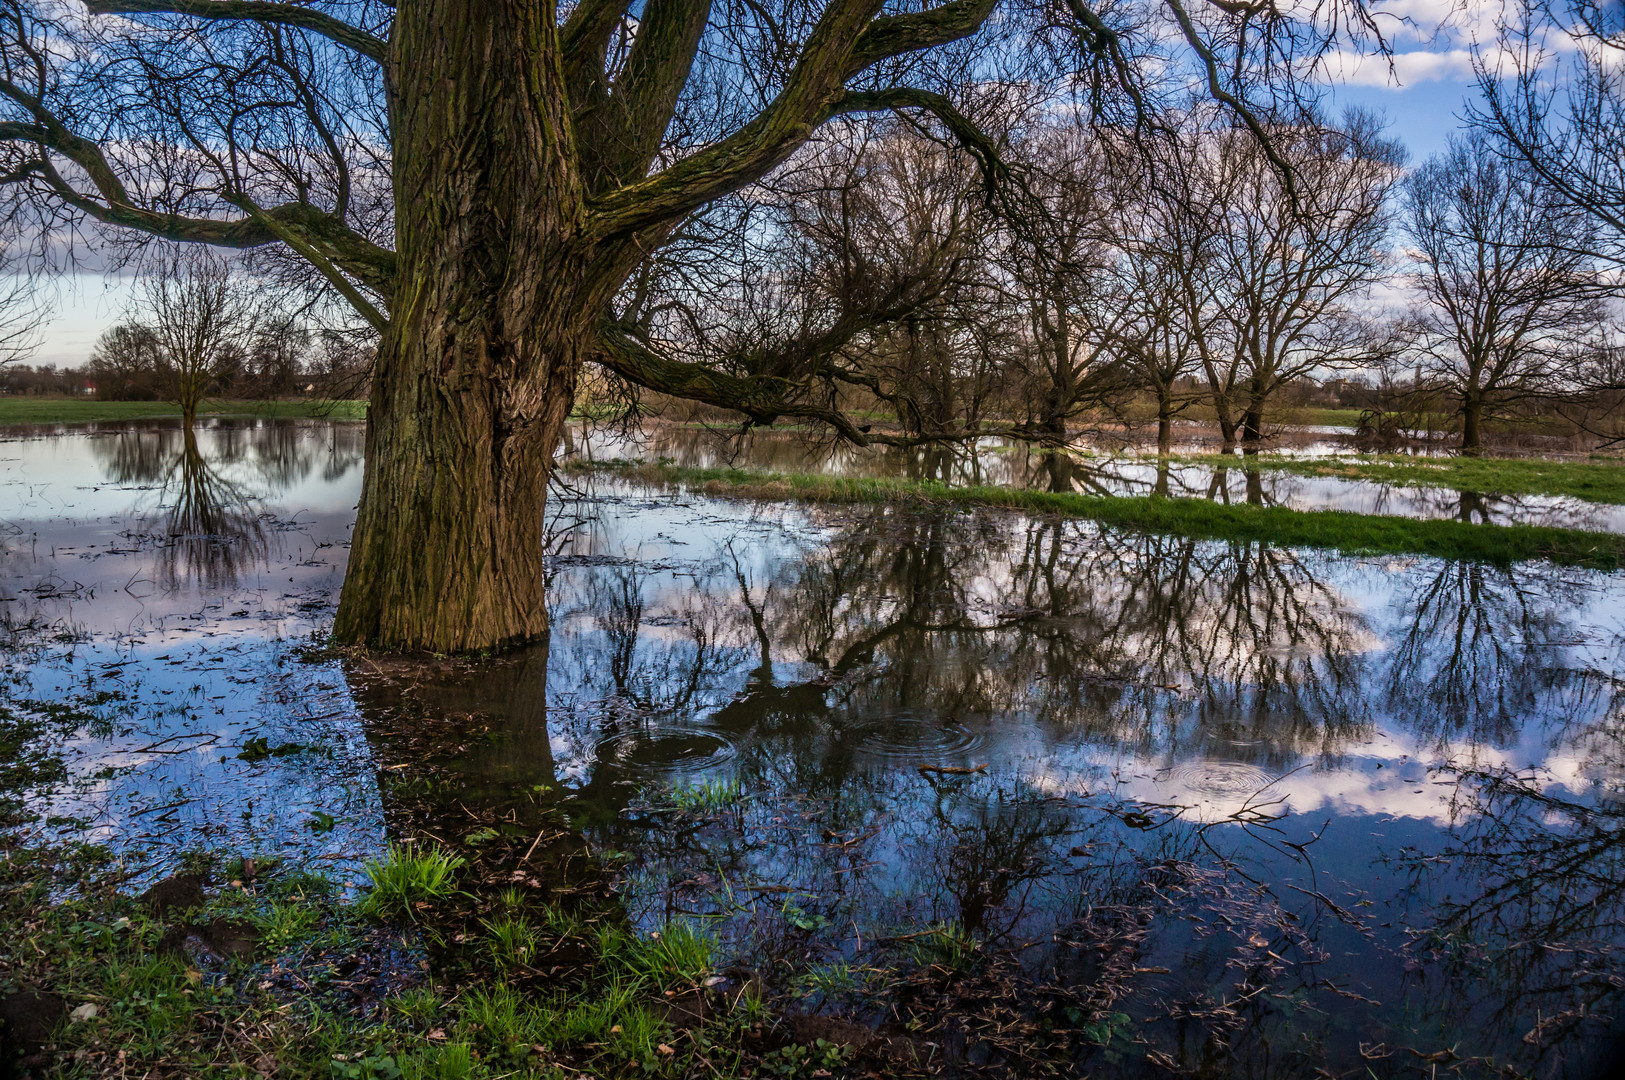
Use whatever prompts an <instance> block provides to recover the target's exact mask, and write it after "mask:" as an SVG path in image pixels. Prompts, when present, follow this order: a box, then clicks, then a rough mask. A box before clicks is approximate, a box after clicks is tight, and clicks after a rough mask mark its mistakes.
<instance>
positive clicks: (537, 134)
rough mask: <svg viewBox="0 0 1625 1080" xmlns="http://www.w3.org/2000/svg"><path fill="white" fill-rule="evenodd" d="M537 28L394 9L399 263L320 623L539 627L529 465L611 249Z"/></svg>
mask: <svg viewBox="0 0 1625 1080" xmlns="http://www.w3.org/2000/svg"><path fill="white" fill-rule="evenodd" d="M552 37H553V35H552V33H551V30H550V28H549V27H548V26H547V24H546V22H545V21H544V20H543V19H542V18H541V9H540V8H539V7H537V6H533V5H530V4H524V3H490V4H487V3H470V2H460V3H459V2H449V3H439V4H405V5H402V6H401V7H400V8H399V9H398V11H397V16H396V23H395V33H394V40H393V42H392V46H391V47H392V50H393V53H394V55H395V64H396V67H397V70H400V71H402V72H406V71H410V72H411V76H410V77H409V78H403V79H401V80H400V84H399V86H398V88H397V97H396V100H395V102H394V103H393V109H392V112H393V115H392V117H391V119H392V122H393V125H394V142H395V185H396V198H395V204H396V234H397V257H398V264H399V269H398V271H397V281H396V286H395V290H394V302H393V304H392V305H391V319H390V324H389V327H388V329H387V330H386V331H385V333H384V335H383V340H382V342H381V344H380V347H379V354H378V362H377V368H376V371H375V374H374V380H373V393H372V402H371V409H370V415H369V425H368V441H367V465H366V478H365V481H364V487H363V490H362V496H361V507H360V513H359V516H358V518H357V520H356V528H355V535H354V539H353V542H352V546H351V551H350V565H349V570H348V573H347V575H346V578H345V587H344V593H343V598H342V600H341V602H340V605H339V612H338V617H337V620H336V622H335V624H334V635H335V636H336V637H337V638H338V639H339V640H340V641H355V642H367V643H368V644H371V645H374V646H379V647H383V648H400V647H414V648H427V649H430V650H434V651H439V652H456V651H464V650H469V649H477V648H482V647H487V646H490V645H493V644H499V643H500V644H508V643H513V642H517V641H521V640H524V639H528V638H535V637H539V636H540V635H541V634H543V633H544V632H545V631H546V629H547V614H546V606H545V601H544V596H545V592H544V567H543V561H542V560H543V541H542V538H543V531H544V525H543V502H544V499H545V497H546V492H547V480H548V474H549V470H550V468H551V462H552V459H553V452H554V450H555V449H556V448H557V445H558V442H559V439H560V436H561V435H562V433H563V429H564V423H565V419H566V417H567V416H568V413H569V410H570V407H571V405H572V403H573V401H574V395H575V380H576V372H577V370H578V369H579V366H580V363H581V360H582V359H583V357H584V356H586V355H588V353H589V351H590V349H591V343H592V341H593V338H594V336H595V334H596V331H597V326H596V321H597V317H598V313H599V312H600V311H601V310H602V309H603V307H604V306H605V304H606V303H607V301H608V299H609V297H608V295H607V292H606V289H612V288H613V286H606V285H605V284H604V282H605V280H606V275H605V274H604V273H602V270H603V269H604V267H603V266H602V265H600V266H598V267H596V268H595V266H594V263H595V262H597V263H599V264H605V263H607V264H610V265H611V266H613V265H614V264H616V263H617V262H618V261H619V260H617V259H616V257H615V255H614V253H613V252H604V251H600V250H595V249H594V247H593V246H592V245H591V244H590V243H586V242H583V239H582V233H583V231H584V230H583V224H584V218H585V205H584V191H583V185H582V182H581V179H580V177H579V176H578V175H577V172H576V169H575V160H574V152H573V147H572V146H571V144H570V139H571V131H570V127H571V125H570V117H569V115H568V104H567V102H568V98H567V96H566V95H565V94H564V93H563V88H562V86H560V85H558V74H557V73H558V71H559V65H558V62H557V61H558V56H557V52H556V42H555V41H554V40H552ZM538 53H539V54H540V55H538ZM447 86H455V87H456V88H457V90H458V92H457V93H455V94H447V93H445V92H444V88H445V87H447ZM595 269H596V271H597V272H595ZM609 277H610V278H613V274H612V273H611V274H610V275H609Z"/></svg>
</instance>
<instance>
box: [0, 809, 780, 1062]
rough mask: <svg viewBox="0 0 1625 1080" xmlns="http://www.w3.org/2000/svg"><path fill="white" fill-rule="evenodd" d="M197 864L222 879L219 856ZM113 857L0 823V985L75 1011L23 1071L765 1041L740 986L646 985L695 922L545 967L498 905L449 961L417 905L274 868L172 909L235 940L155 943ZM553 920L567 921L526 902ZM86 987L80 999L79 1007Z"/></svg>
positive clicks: (696, 967) (736, 1056) (500, 1058)
mask: <svg viewBox="0 0 1625 1080" xmlns="http://www.w3.org/2000/svg"><path fill="white" fill-rule="evenodd" d="M410 861H411V860H409V859H407V858H402V857H400V856H399V855H397V856H396V857H395V858H392V859H390V860H388V862H389V864H391V865H407V864H408V863H409V862H410ZM261 863H262V866H269V865H272V864H271V862H270V861H269V860H261ZM200 868H206V869H208V870H209V871H210V876H211V877H212V878H213V880H215V881H217V882H220V881H224V879H225V874H224V873H223V871H225V869H226V868H225V867H224V865H223V864H219V863H213V862H207V861H205V863H202V864H200ZM125 869H126V867H125V865H124V864H123V863H121V862H120V861H118V860H117V859H115V857H114V856H113V855H112V854H111V853H110V852H108V851H106V850H104V849H100V848H95V847H92V846H79V845H75V846H72V847H67V848H30V847H23V846H18V845H17V843H16V834H14V833H12V834H8V833H6V832H3V831H0V925H4V926H5V927H6V929H7V932H6V934H4V935H0V994H6V993H10V992H12V991H15V990H30V991H48V992H50V993H52V994H55V995H58V996H59V997H60V998H61V1002H62V1013H64V1014H66V1013H68V1012H70V1011H74V1010H80V1012H81V1015H80V1018H78V1019H72V1020H70V1019H67V1018H66V1017H65V1016H64V1018H63V1020H62V1021H61V1023H60V1024H59V1026H58V1027H57V1029H56V1032H55V1034H54V1037H53V1040H52V1041H53V1043H54V1049H52V1050H50V1051H48V1053H49V1054H50V1065H49V1066H48V1071H45V1072H41V1073H37V1074H35V1075H49V1076H60V1077H71V1078H75V1080H93V1078H94V1080H113V1078H115V1077H117V1078H121V1080H128V1078H131V1077H138V1076H143V1075H148V1076H166V1077H179V1076H198V1077H205V1076H207V1077H222V1078H228V1077H235V1078H249V1080H252V1078H254V1077H256V1076H259V1075H271V1074H273V1073H274V1075H277V1076H287V1077H311V1078H321V1080H408V1078H418V1080H499V1078H504V1080H505V1078H514V1080H565V1078H573V1077H577V1076H583V1075H585V1076H592V1077H595V1078H603V1080H631V1078H634V1077H636V1078H639V1080H644V1078H648V1077H667V1078H671V1080H676V1078H677V1077H700V1076H748V1075H756V1074H758V1072H759V1066H760V1064H761V1062H762V1061H763V1050H765V1049H766V1048H765V1047H763V1046H761V1045H760V1044H759V1042H757V1041H756V1039H755V1036H754V1035H753V1034H752V1033H753V1032H759V1031H760V1029H761V1027H762V1024H763V1022H764V1019H766V1018H765V1017H764V1016H763V1014H762V1013H761V1011H760V1006H759V1003H758V1001H757V999H756V998H755V997H753V996H752V997H749V998H747V997H746V996H745V995H741V996H740V1000H739V1001H737V1002H735V1003H734V1005H733V1006H732V1007H717V1005H716V1003H713V1008H714V1009H715V1010H716V1011H715V1012H713V1013H712V1014H711V1015H709V1016H708V1017H707V1018H706V1020H705V1022H704V1024H703V1027H695V1028H693V1029H692V1030H684V1029H681V1028H674V1026H673V1024H672V1023H671V1022H670V1021H669V1020H668V1019H667V1016H668V1009H667V1007H666V1004H665V1003H666V1002H667V1000H668V998H667V997H666V995H665V994H664V993H663V991H664V989H665V988H666V987H669V986H677V987H685V988H686V987H691V986H692V980H693V979H696V978H699V977H701V976H703V974H704V973H705V972H706V971H708V970H709V965H710V962H711V951H712V948H713V945H712V942H711V940H710V939H709V938H708V937H706V936H705V935H704V934H702V933H700V932H699V931H698V930H695V929H694V928H693V927H691V926H689V925H688V924H686V923H677V924H673V925H671V926H668V927H666V928H664V929H663V930H662V931H661V933H660V935H659V937H649V936H648V935H636V934H634V933H632V932H631V931H630V929H629V928H627V927H626V926H625V924H624V922H620V923H619V924H618V925H617V927H616V930H615V932H614V933H613V934H606V935H603V937H602V940H603V941H604V942H606V943H608V944H609V945H610V948H609V949H608V951H604V952H599V953H594V954H593V955H592V956H591V957H590V958H589V959H588V960H587V963H588V964H589V965H590V969H587V970H583V971H581V972H580V973H579V974H578V975H577V976H575V977H569V978H566V977H562V976H561V977H557V978H556V977H554V976H553V975H551V974H550V973H549V971H548V970H543V971H535V970H529V969H526V968H525V967H524V966H523V965H524V962H525V960H526V959H528V958H529V957H528V950H529V949H530V948H531V947H532V946H533V944H534V943H536V942H538V941H540V939H541V938H542V937H545V936H546V934H547V930H546V929H545V928H544V926H543V925H542V924H543V921H544V920H537V921H536V922H535V923H533V924H527V923H525V922H524V920H522V919H520V918H518V917H516V916H511V915H507V916H497V917H496V918H494V919H492V920H490V922H489V924H488V925H486V926H485V927H484V928H483V932H481V933H480V934H478V935H473V934H471V935H469V943H468V945H467V953H466V955H467V956H469V957H470V958H471V959H476V960H478V959H480V958H486V959H489V958H490V957H491V952H492V951H493V950H494V949H496V948H507V949H508V950H509V952H508V954H507V956H506V957H505V958H504V962H503V963H501V964H498V965H496V966H484V965H478V964H477V965H476V966H474V967H472V968H469V969H463V968H461V967H460V966H459V965H458V964H457V963H456V962H455V961H454V960H452V958H451V956H450V953H451V952H452V951H453V950H455V948H456V945H455V942H454V941H452V940H446V939H437V938H436V936H435V935H436V934H437V930H436V929H435V927H434V924H435V922H436V920H435V919H434V918H432V917H427V913H426V917H425V918H423V919H421V920H420V921H419V922H418V923H417V924H415V925H412V926H409V927H407V928H405V929H402V926H403V925H405V924H399V923H397V924H385V925H382V926H381V925H379V924H378V923H377V922H376V921H375V920H374V914H375V913H374V912H372V911H370V910H369V906H368V905H367V904H365V903H361V904H356V903H348V902H346V901H345V900H344V899H343V894H342V891H341V890H339V889H337V888H336V887H334V886H333V884H332V883H331V882H323V883H321V884H320V887H318V883H317V882H316V881H315V880H314V879H312V878H311V877H310V876H308V875H301V874H298V873H293V872H288V873H284V872H280V871H274V870H273V871H262V873H261V875H260V876H259V877H258V878H256V879H255V880H254V881H252V882H249V883H246V884H244V885H243V886H242V887H237V886H226V885H223V886H222V887H221V888H220V889H219V892H218V894H217V895H215V896H213V897H211V898H210V899H209V901H208V903H207V905H206V907H205V909H204V911H203V912H202V913H198V914H194V915H192V916H186V918H193V919H197V920H199V921H207V920H209V919H216V918H229V919H232V920H234V921H246V922H249V923H251V924H254V925H256V926H258V927H260V928H261V929H262V930H263V931H267V932H268V933H267V936H265V937H262V938H261V939H260V942H259V947H258V949H257V952H256V954H255V955H254V956H250V957H239V958H235V959H230V960H225V961H215V960H212V959H209V958H207V957H203V958H199V957H197V956H195V955H177V954H174V953H172V952H166V951H165V949H164V946H163V944H162V943H163V941H164V940H165V935H166V931H168V932H172V931H173V930H174V928H175V924H174V923H169V924H166V923H165V922H163V921H160V920H159V919H157V918H155V917H153V916H152V915H151V914H150V913H148V912H147V911H146V910H145V909H144V908H143V907H142V906H141V905H140V904H139V903H138V902H137V901H136V900H135V899H134V897H133V896H132V893H134V892H136V891H138V889H139V886H137V885H132V884H131V883H130V882H129V875H128V874H127V873H126V872H125ZM455 899H456V900H457V901H458V902H459V903H461V902H464V901H465V899H466V898H465V897H464V895H463V894H461V893H459V894H458V895H457V897H456V898H455ZM295 909H299V910H302V911H303V914H299V915H294V914H291V913H292V912H293V911H294V910H295ZM176 918H177V919H179V918H182V916H179V915H177V916H176ZM555 921H556V922H558V923H559V924H560V925H568V926H569V927H570V928H572V929H585V928H584V926H583V924H582V923H581V922H580V921H578V920H570V919H559V920H553V919H548V920H545V922H546V923H548V924H552V923H553V922H555ZM447 929H449V927H448V928H447ZM470 929H472V927H470ZM588 933H589V934H592V933H595V931H588ZM476 936H477V937H478V939H479V940H475V938H476ZM460 937H461V935H459V940H460ZM432 941H437V942H438V943H437V944H435V945H433V947H431V942H432ZM587 944H588V945H589V946H590V942H588V943H587ZM519 948H523V949H525V950H527V953H525V954H521V953H520V952H519V951H518V950H519ZM435 957H438V958H439V959H437V960H436V962H435V963H434V964H432V965H431V964H430V963H429V962H428V961H429V960H430V959H431V958H435ZM401 960H405V963H401V962H400V961H401ZM420 961H421V962H420ZM510 963H511V965H512V966H511V967H509V966H508V965H509V964H510ZM431 968H432V970H431ZM443 976H449V977H451V978H452V979H453V980H454V981H451V982H443V981H441V980H442V978H443ZM373 983H382V985H383V986H384V987H391V988H393V989H392V992H391V994H390V996H388V997H387V998H384V999H382V1000H381V1001H380V1002H379V1004H381V1005H382V1006H383V1007H382V1008H381V1009H378V1010H377V1011H376V1012H375V1013H373V1014H371V1015H369V1014H368V1013H366V1012H365V1011H362V1010H357V1009H355V1008H354V1007H353V1001H354V1000H355V999H353V998H352V997H351V996H350V995H352V994H354V993H362V994H365V992H366V991H365V989H364V988H365V986H366V985H368V984H373ZM358 987H359V988H361V989H358ZM689 992H691V993H692V991H689ZM86 1005H90V1006H94V1009H93V1011H92V1012H91V1013H90V1014H89V1015H88V1016H87V1015H84V1013H83V1007H84V1006H86ZM271 1062H274V1063H275V1066H274V1069H273V1068H271V1066H270V1063H271ZM0 1071H4V1068H3V1066H0ZM7 1075H9V1073H8V1074H7Z"/></svg>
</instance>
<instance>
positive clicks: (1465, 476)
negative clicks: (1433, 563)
mask: <svg viewBox="0 0 1625 1080" xmlns="http://www.w3.org/2000/svg"><path fill="white" fill-rule="evenodd" d="M1173 460H1174V461H1175V462H1178V463H1183V464H1191V465H1211V466H1215V467H1218V466H1244V467H1246V468H1254V469H1267V470H1270V471H1273V472H1285V473H1291V474H1293V475H1295V476H1330V477H1337V478H1339V479H1343V480H1370V481H1375V482H1377V483H1383V484H1400V485H1403V486H1406V487H1445V488H1455V489H1456V490H1458V491H1475V492H1478V493H1480V494H1496V495H1567V496H1570V497H1572V498H1576V499H1584V500H1586V501H1587V502H1596V503H1625V464H1622V463H1620V462H1616V461H1549V460H1545V459H1540V458H1485V457H1448V458H1425V457H1412V456H1409V455H1405V454H1383V455H1361V456H1359V457H1335V458H1316V459H1301V458H1290V457H1277V456H1274V455H1270V454H1259V455H1257V456H1254V457H1250V458H1241V457H1236V456H1235V455H1232V454H1200V455H1191V456H1185V457H1177V458H1174V459H1173Z"/></svg>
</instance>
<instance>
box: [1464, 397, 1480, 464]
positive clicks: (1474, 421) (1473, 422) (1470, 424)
mask: <svg viewBox="0 0 1625 1080" xmlns="http://www.w3.org/2000/svg"><path fill="white" fill-rule="evenodd" d="M1483 429H1484V401H1483V399H1481V398H1478V397H1475V396H1473V395H1471V394H1469V395H1467V396H1466V397H1464V398H1463V399H1462V402H1461V448H1462V449H1463V450H1465V451H1466V452H1467V453H1469V454H1473V453H1477V452H1478V451H1479V449H1480V448H1481V447H1482V446H1483V445H1484V430H1483Z"/></svg>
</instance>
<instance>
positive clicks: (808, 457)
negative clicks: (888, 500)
mask: <svg viewBox="0 0 1625 1080" xmlns="http://www.w3.org/2000/svg"><path fill="white" fill-rule="evenodd" d="M1175 430H1176V432H1177V433H1178V438H1177V440H1176V441H1175V443H1174V444H1173V453H1174V455H1175V458H1176V460H1173V461H1170V460H1169V459H1167V458H1162V459H1159V458H1158V457H1157V456H1156V447H1155V445H1154V443H1153V444H1152V445H1149V446H1148V445H1146V443H1145V441H1144V438H1143V435H1144V432H1143V431H1141V432H1140V433H1139V437H1136V435H1135V433H1133V432H1104V433H1097V434H1092V435H1091V434H1088V433H1084V434H1080V435H1078V436H1076V438H1075V439H1074V442H1075V445H1076V447H1077V449H1076V450H1075V451H1074V452H1073V453H1070V454H1061V455H1056V454H1053V453H1046V452H1042V451H1038V450H1034V449H1033V448H1031V447H1029V446H1027V445H1026V444H1012V443H1007V442H1005V441H1003V440H999V439H984V440H981V441H980V442H978V443H973V444H968V445H965V446H962V447H916V448H908V449H900V448H894V447H871V448H860V447H853V446H848V445H842V444H831V443H829V442H821V441H818V440H816V439H813V438H811V437H810V436H809V435H808V434H806V433H804V432H774V431H763V430H756V431H752V432H751V433H749V434H748V435H743V436H741V435H738V434H737V433H734V432H731V431H730V430H728V429H725V428H699V427H694V426H687V427H684V426H677V425H660V426H651V427H649V428H647V429H642V430H638V431H635V432H630V433H628V432H625V431H621V430H617V429H601V430H597V431H593V432H590V433H580V432H577V433H573V434H572V438H571V440H570V442H569V444H568V447H567V449H568V451H569V453H570V454H571V455H573V457H574V458H575V459H577V460H578V461H579V462H616V461H646V462H651V463H652V462H664V463H667V464H672V465H677V466H680V467H695V468H738V469H759V470H763V471H767V472H787V473H809V474H815V475H828V476H846V477H901V478H904V479H909V480H929V481H936V482H939V483H943V484H948V485H951V486H961V487H963V486H979V485H984V484H991V485H997V486H1001V487H1019V488H1037V489H1040V490H1045V491H1068V492H1078V493H1082V494H1089V495H1152V494H1157V495H1165V496H1170V497H1174V498H1196V499H1211V500H1214V501H1217V502H1223V503H1249V504H1252V505H1256V506H1280V507H1286V508H1287V509H1291V510H1346V511H1350V512H1353V513H1358V514H1390V515H1395V516H1398V517H1412V518H1425V519H1429V520H1438V519H1455V520H1459V521H1471V522H1478V523H1487V524H1494V525H1545V526H1552V527H1556V528H1565V529H1587V530H1591V531H1596V532H1612V533H1625V507H1622V506H1614V505H1605V504H1600V503H1596V502H1590V501H1587V500H1584V499H1578V498H1574V497H1571V496H1567V495H1546V494H1509V493H1502V492H1495V491H1462V490H1457V489H1455V488H1451V487H1443V486H1436V485H1420V484H1415V483H1410V484H1404V483H1387V482H1379V481H1374V480H1364V479H1359V480H1357V479H1348V478H1342V477H1335V476H1297V475H1292V474H1291V473H1288V472H1284V471H1280V470H1273V469H1270V468H1268V467H1267V466H1265V467H1263V468H1260V467H1257V465H1256V464H1249V459H1248V458H1247V457H1246V456H1245V455H1241V454H1237V455H1236V456H1235V459H1234V460H1235V464H1234V465H1233V466H1231V465H1224V466H1215V465H1212V464H1209V463H1193V462H1181V461H1179V460H1177V457H1178V456H1181V455H1197V454H1208V455H1212V454H1216V453H1217V452H1218V451H1219V450H1220V449H1221V447H1220V445H1219V444H1218V442H1217V438H1218V436H1217V431H1216V429H1213V428H1212V427H1210V426H1208V425H1201V424H1180V425H1178V426H1177V427H1176V428H1175ZM1358 449H1359V448H1358V447H1357V446H1356V444H1355V441H1354V439H1353V433H1352V432H1351V431H1348V430H1340V429H1326V428H1288V429H1285V430H1283V431H1281V432H1280V433H1278V434H1277V435H1276V436H1275V437H1273V438H1272V439H1271V440H1269V442H1268V444H1267V446H1266V451H1267V452H1268V453H1270V454H1275V455H1287V456H1291V457H1295V458H1311V459H1322V458H1331V457H1335V456H1337V455H1347V454H1352V453H1355V452H1356V451H1357V450H1358ZM1411 452H1413V453H1416V454H1418V455H1424V456H1426V455H1432V454H1445V453H1453V451H1451V450H1449V449H1447V448H1444V447H1428V446H1417V447H1412V448H1411Z"/></svg>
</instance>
